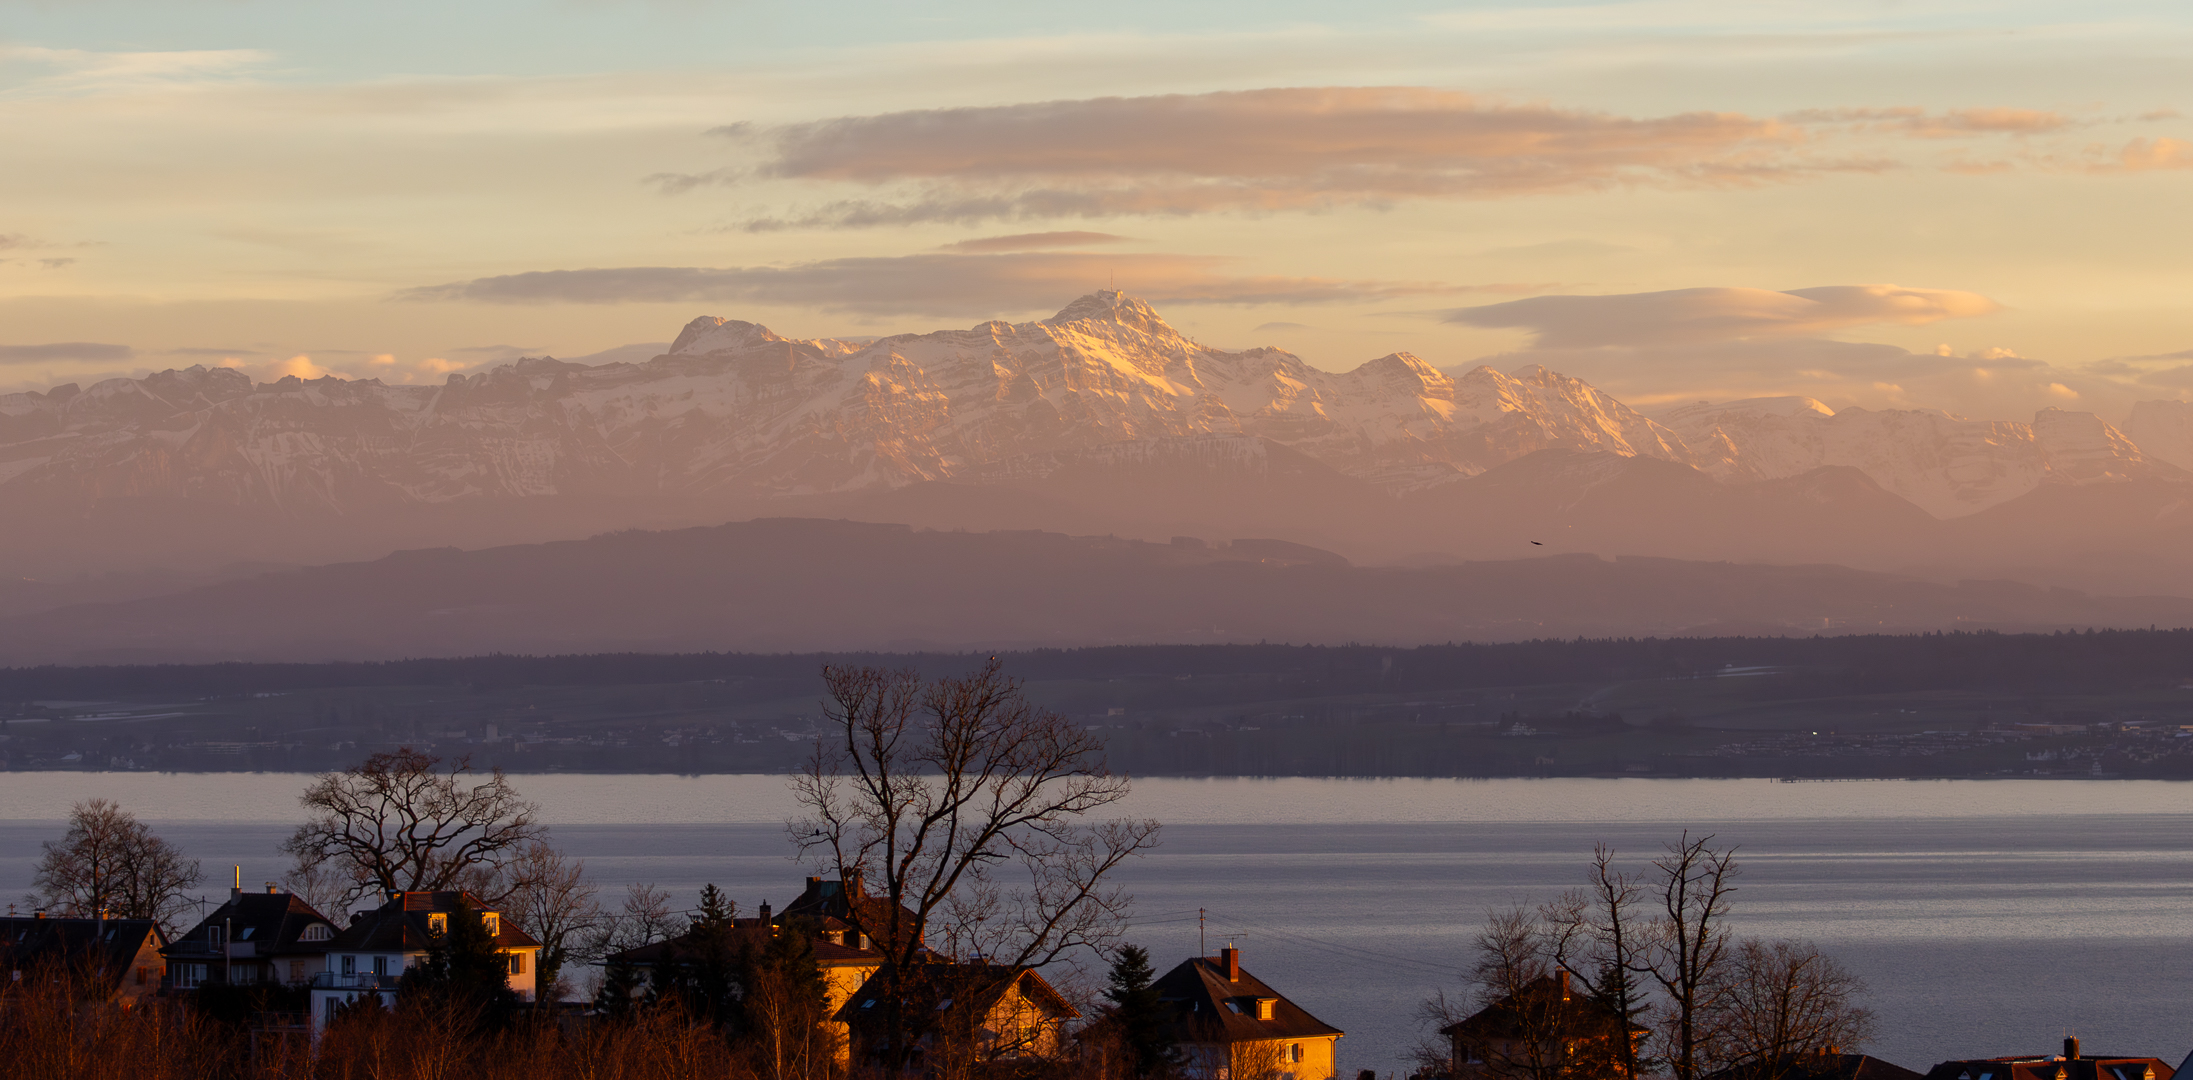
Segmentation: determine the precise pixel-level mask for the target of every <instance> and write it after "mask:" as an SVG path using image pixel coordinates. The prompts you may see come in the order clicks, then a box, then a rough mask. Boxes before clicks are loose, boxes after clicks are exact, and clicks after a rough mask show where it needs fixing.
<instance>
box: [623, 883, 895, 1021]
mask: <svg viewBox="0 0 2193 1080" xmlns="http://www.w3.org/2000/svg"><path fill="white" fill-rule="evenodd" d="M808 881H809V883H810V891H812V885H813V882H814V881H815V879H813V878H809V879H808ZM831 884H833V885H834V884H836V883H835V882H832V883H831ZM808 931H812V932H814V933H815V934H816V935H817V936H816V937H815V940H814V943H813V948H814V952H815V966H816V967H817V968H819V969H820V970H821V972H822V980H823V987H824V989H823V1009H824V1015H827V1016H832V1017H835V1016H836V1015H837V1012H838V1010H839V1009H840V1008H841V1007H843V1006H844V1004H845V1002H846V1000H847V999H848V998H851V997H852V996H853V994H854V992H855V991H857V990H859V989H860V988H861V985H862V984H864V983H866V982H867V981H868V977H869V976H871V975H874V974H875V973H876V969H878V968H880V967H882V966H883V961H884V956H883V954H882V953H881V952H878V951H877V950H875V949H870V948H863V947H861V942H862V941H863V940H864V938H863V936H862V935H861V933H860V932H859V931H857V930H854V929H852V928H851V927H850V926H848V925H846V924H845V923H844V922H841V921H839V920H837V919H835V918H825V919H822V920H815V919H799V918H793V917H791V916H790V913H789V912H788V913H786V914H785V915H779V916H774V917H772V916H771V914H770V910H769V905H767V904H763V905H762V906H761V913H760V915H759V916H758V917H756V918H751V919H733V920H731V933H730V935H729V936H728V939H727V941H726V944H728V945H729V946H730V948H731V949H732V950H733V951H738V950H742V949H748V948H751V949H754V950H757V951H758V950H760V949H762V948H764V947H766V946H767V945H768V943H769V941H770V939H772V938H773V937H775V936H776V935H778V934H783V933H801V932H808ZM701 950H702V946H701V944H700V941H699V931H697V930H688V931H686V932H685V933H683V934H679V935H678V936H677V937H674V938H668V939H666V940H663V941H657V942H651V943H649V944H646V945H641V946H639V947H638V948H633V949H626V950H624V951H623V952H619V953H614V954H611V955H610V956H608V957H605V958H604V959H603V960H602V961H601V962H602V964H603V965H604V966H613V965H614V966H625V967H630V968H635V969H638V970H641V971H653V970H655V969H657V968H659V967H661V966H662V965H664V964H691V963H696V962H698V961H699V959H700V956H701ZM831 1023H832V1024H833V1025H834V1026H835V1027H836V1028H837V1035H838V1036H839V1045H840V1046H841V1047H842V1046H843V1045H844V1040H845V1037H846V1035H847V1034H848V1033H847V1032H846V1030H845V1027H844V1025H843V1024H842V1023H839V1022H837V1021H835V1020H833V1021H831ZM843 1059H844V1058H843V1055H842V1054H841V1055H840V1060H843Z"/></svg>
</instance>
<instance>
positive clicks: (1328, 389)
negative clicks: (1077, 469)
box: [0, 292, 1691, 510]
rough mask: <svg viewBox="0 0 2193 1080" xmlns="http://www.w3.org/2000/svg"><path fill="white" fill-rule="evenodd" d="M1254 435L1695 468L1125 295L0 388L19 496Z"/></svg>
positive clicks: (717, 473) (764, 473) (1424, 381)
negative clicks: (866, 336)
mask: <svg viewBox="0 0 2193 1080" xmlns="http://www.w3.org/2000/svg"><path fill="white" fill-rule="evenodd" d="M1214 435H1216V436H1234V437H1237V438H1238V437H1242V436H1248V437H1258V438H1262V439H1269V440H1271V441H1274V442H1277V443H1280V444H1283V445H1285V446H1288V447H1292V448H1294V449H1296V450H1299V451H1301V452H1303V453H1305V454H1308V455H1310V456H1311V457H1313V458H1316V459H1317V460H1319V461H1322V462H1324V463H1326V464H1328V465H1330V466H1332V467H1333V468H1335V469H1338V470H1340V471H1341V472H1344V473H1348V474H1351V475H1354V476H1358V477H1362V478H1365V479H1368V480H1372V481H1374V482H1377V483H1380V484H1382V485H1385V486H1388V487H1392V488H1395V489H1401V488H1407V487H1411V486H1416V485H1421V484H1424V483H1430V482H1436V481H1438V480H1440V479H1443V478H1453V477H1459V476H1467V475H1472V474H1475V473H1478V472H1481V471H1483V470H1484V469H1486V468H1489V467H1491V466H1493V465H1497V464H1500V463H1502V462H1504V461H1508V460H1512V459H1514V458H1516V457H1520V456H1522V455H1524V454H1527V453H1530V452H1532V451H1535V450H1541V449H1546V448H1550V447H1560V448H1568V449H1584V450H1599V451H1609V452H1613V453H1617V454H1623V455H1637V454H1642V455H1647V456H1651V457H1658V458H1665V459H1668V460H1674V461H1689V460H1691V455H1690V453H1689V451H1688V450H1687V449H1686V447H1685V446H1684V443H1683V440H1682V439H1681V438H1679V437H1678V436H1676V435H1675V434H1674V433H1673V432H1671V431H1669V430H1668V429H1666V428H1664V427H1662V426H1660V425H1658V424H1656V423H1654V422H1652V421H1650V420H1647V419H1645V418H1644V417H1642V416H1640V415H1638V414H1637V413H1636V412H1635V411H1633V410H1631V409H1630V408H1628V407H1627V406H1624V405H1623V404H1622V403H1620V402H1618V401H1615V400H1614V399H1612V398H1610V397H1608V396H1606V395H1605V394H1602V393H1600V392H1599V391H1597V390H1595V389H1593V388H1592V387H1591V386H1589V385H1587V384H1585V383H1584V382H1582V381H1580V380H1577V379H1572V378H1568V377H1566V376H1562V375H1559V374H1556V373H1554V372H1551V371H1547V370H1545V369H1543V368H1527V369H1524V370H1522V371H1519V372H1516V373H1515V374H1514V375H1505V374H1502V373H1500V372H1497V371H1494V370H1492V369H1491V368H1478V369H1475V370H1473V371H1468V372H1464V373H1461V374H1460V375H1457V376H1449V375H1447V374H1445V373H1442V372H1440V371H1438V370H1436V369H1434V368H1433V367H1431V366H1430V365H1428V364H1426V363H1424V362H1423V361H1422V360H1419V359H1417V358H1416V357H1413V356H1410V355H1408V354H1406V353H1395V354H1392V355H1389V356H1384V357H1380V358H1379V359H1376V360H1372V361H1370V362H1368V363H1366V364H1363V365H1362V366H1360V367H1358V368H1356V369H1355V370H1353V371H1348V372H1338V373H1336V372H1328V371H1323V370H1320V369H1317V368H1314V367H1311V366H1309V365H1308V364H1305V363H1304V362H1303V361H1302V360H1301V359H1300V358H1299V357H1296V356H1294V355H1292V354H1290V353H1287V352H1285V351H1283V350H1279V349H1250V350H1247V351H1243V352H1229V351H1225V350H1221V349H1213V348H1209V347H1207V346H1204V345H1200V344H1197V343H1195V342H1193V341H1190V340H1188V339H1187V338H1185V337H1183V336H1181V334H1180V333H1178V332H1177V331H1175V330H1174V329H1173V328H1172V327H1171V326H1169V325H1167V324H1166V323H1165V321H1164V320H1163V319H1162V318H1160V317H1159V316H1158V315H1157V313H1156V312H1154V311H1152V310H1151V309H1150V308H1149V306H1148V305H1146V304H1144V303H1142V302H1141V301H1139V300H1136V299H1133V298H1131V297H1127V296H1123V295H1121V294H1119V293H1117V292H1100V293H1096V294H1092V295H1090V296H1085V297H1082V298H1081V299H1079V300H1077V301H1075V302H1074V303H1073V304H1071V305H1069V306H1068V307H1067V308H1066V309H1065V310H1063V311H1061V312H1059V313H1058V314H1057V315H1056V316H1053V317H1052V318H1049V319H1045V320H1042V321H1040V322H1029V323H1020V324H1009V323H1003V322H991V323H985V324H983V325H981V326H977V327H974V328H973V329H970V330H954V331H943V332H938V333H930V334H918V335H917V334H907V335H899V336H895V337H888V338H884V339H882V340H880V341H876V342H873V343H853V342H846V341H838V340H830V339H820V340H807V341H795V340H788V339H785V338H781V337H778V336H777V335H775V334H773V333H771V332H770V331H769V330H768V329H767V328H765V327H761V326H757V325H755V324H752V323H745V322H737V321H731V320H725V319H717V318H703V319H696V320H694V321H693V322H692V323H691V324H690V325H688V326H687V327H686V328H685V330H684V332H683V333H681V334H679V335H678V338H677V340H676V341H675V342H674V343H673V344H672V346H671V348H670V351H669V352H668V353H666V354H664V355H662V356H659V357H656V358H655V359H653V360H649V361H647V362H645V363H636V364H632V363H621V364H603V365H599V366H593V367H588V366H582V365H577V364H569V363H564V362H560V361H557V360H553V359H523V360H519V361H517V362H515V363H512V364H507V365H504V366H501V367H497V368H495V369H493V370H491V371H487V372H484V373H480V374H474V375H458V376H451V377H450V379H449V381H448V383H447V384H445V385H443V386H433V387H419V386H385V385H382V384H381V383H379V382H377V381H373V380H364V381H346V380H343V379H339V378H334V377H329V378H322V379H316V380H312V381H300V380H298V379H295V378H285V379H282V380H280V381H277V382H274V383H268V384H260V385H254V384H252V383H251V381H250V380H249V379H247V378H246V377H245V376H244V375H242V374H241V373H239V372H236V371H233V370H226V369H211V370H208V369H205V368H191V369H188V370H184V371H166V372H161V373H159V374H157V375H153V376H150V377H148V378H144V379H115V380H109V381H106V382H102V383H99V384H96V385H94V386H92V387H91V388H89V389H86V390H82V391H79V390H78V389H77V388H75V387H73V386H65V387H61V388H58V389H55V390H52V391H49V392H47V393H44V394H15V395H9V396H6V397H0V491H5V490H7V489H8V488H14V489H15V490H17V491H22V490H24V489H26V488H59V489H62V490H67V491H75V492H83V493H92V494H98V495H105V496H115V495H136V496H144V495H164V496H183V497H191V498H206V499H212V500H215V501H218V502H224V503H242V504H256V505H280V506H284V507H289V508H292V509H310V508H324V509H332V510H349V509H353V508H356V507H359V506H363V505H371V504H375V503H386V502H391V501H393V502H445V501H450V500H459V499H466V498H473V497H480V496H533V495H550V494H589V493H601V492H627V493H629V492H632V491H635V490H645V491H655V492H665V493H707V492H723V491H741V492H768V493H781V494H796V493H811V492H829V491H844V490H852V489H860V488H867V487H875V486H894V485H902V484H907V483H912V482H917V481H923V480H950V479H966V478H972V477H975V476H977V475H980V474H984V473H988V474H993V475H1027V474H1028V473H1029V472H1030V471H1031V470H1035V471H1041V470H1042V469H1043V468H1044V465H1043V462H1045V461H1055V460H1057V459H1058V457H1059V455H1062V454H1075V453H1079V452H1084V451H1089V450H1092V449H1095V448H1099V447H1109V446H1115V445H1116V444H1122V443H1132V442H1139V441H1152V440H1167V439H1179V438H1195V437H1207V436H1214Z"/></svg>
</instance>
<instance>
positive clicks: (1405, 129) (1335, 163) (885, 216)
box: [650, 87, 1877, 231]
mask: <svg viewBox="0 0 2193 1080" xmlns="http://www.w3.org/2000/svg"><path fill="white" fill-rule="evenodd" d="M717 132H718V133H719V134H722V135H725V136H727V137H729V138H732V139H734V140H737V141H739V142H741V143H742V144H745V145H746V146H748V147H750V148H752V149H753V150H755V151H757V152H758V153H759V154H760V155H761V157H762V161H761V163H760V164H759V165H758V166H757V167H755V168H753V169H750V170H747V169H740V170H726V171H724V172H721V173H716V174H700V175H693V176H685V175H677V174H662V175H658V176H655V177H651V178H650V179H651V180H653V181H655V182H656V183H658V184H659V185H661V186H662V187H663V188H664V190H666V191H680V190H687V189H690V188H691V187H693V186H696V185H699V184H703V183H717V182H738V181H741V180H744V179H745V178H747V177H749V176H752V177H757V178H764V179H780V180H807V181H839V182H846V183H852V184H859V185H866V186H869V187H876V188H880V187H883V186H886V185H908V186H910V187H911V190H901V191H894V192H892V193H891V194H890V195H889V196H887V197H884V198H881V199H850V200H841V201H838V202H833V203H830V204H827V205H824V206H821V207H819V208H816V209H812V210H809V211H806V212H804V213H801V214H796V215H793V216H790V217H774V218H764V219H757V220H755V221H753V222H750V223H749V224H748V227H749V228H750V229H753V230H755V231H766V230H770V229H775V228H785V227H807V226H818V225H820V226H829V225H836V226H863V225H882V224H905V223H912V222H923V221H939V222H972V221H979V220H984V219H990V218H1020V217H1076V216H1078V217H1094V216H1102V215H1110V214H1188V213H1198V212H1203V211H1212V210H1241V209H1247V210H1280V209H1303V208H1317V207H1327V206H1337V205H1345V204H1355V203H1366V202H1369V203H1377V202H1382V201H1390V200H1397V199H1406V198H1426V197H1453V196H1471V195H1505V194H1519V193H1529V192H1542V191H1554V190H1562V189H1571V188H1592V187H1604V186H1609V185H1614V184H1619V183H1624V182H1686V183H1704V184H1722V183H1729V184H1741V183H1753V182H1758V181H1761V180H1766V179H1774V178H1778V177H1781V176H1784V175H1787V174H1791V173H1796V172H1817V171H1822V170H1831V169H1850V168H1871V167H1875V166H1876V165H1877V163H1869V162H1865V161H1856V160H1841V161H1838V160H1828V159H1825V158H1819V157H1813V156H1806V155H1803V154H1801V153H1799V151H1800V149H1801V148H1800V144H1801V143H1802V142H1803V135H1802V132H1801V131H1800V130H1799V129H1797V128H1794V127H1792V126H1790V125H1788V124H1784V123H1782V122H1780V121H1777V120H1773V119H1761V118H1757V117H1751V116H1745V115H1742V114H1738V113H1726V112H1691V113H1679V114H1675V115H1671V116H1662V117H1648V118H1632V117H1623V116H1614V115H1610V114H1606V113H1599V112H1591V111H1585V110H1575V109H1558V108H1553V107H1550V106H1544V105H1515V104H1506V103H1501V102H1489V101H1483V100H1480V99H1478V98H1476V97H1473V96H1471V95H1468V94H1462V93H1455V92H1452V91H1445V90H1431V89H1424V88H1419V87H1301V88H1284V89H1268V90H1245V91H1228V92H1221V93H1208V94H1165V95H1158V96H1151V97H1106V98H1092V99H1086V100H1078V101H1045V102H1030V103H1024V104H1014V105H996V106H984V107H977V108H958V109H927V110H915V111H908V112H896V113H885V114H881V115H875V116H849V117H840V118H836V119H829V120H819V121H813V122H809V123H799V124H787V125H780V126H774V127H758V126H755V125H750V124H734V125H730V126H728V127H724V128H719V129H717Z"/></svg>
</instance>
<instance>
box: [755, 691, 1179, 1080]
mask: <svg viewBox="0 0 2193 1080" xmlns="http://www.w3.org/2000/svg"><path fill="white" fill-rule="evenodd" d="M823 680H824V682H825V684H826V686H827V690H828V695H829V698H828V701H827V702H826V703H825V711H826V713H827V715H828V719H829V724H828V726H827V728H826V731H827V734H825V736H824V737H823V738H822V739H820V740H818V741H817V744H816V748H815V754H814V757H813V758H812V759H811V761H810V762H809V765H808V767H807V769H806V771H805V772H804V773H802V774H801V775H799V776H798V777H796V778H795V779H794V784H793V786H794V792H795V794H796V796H797V797H798V799H799V802H800V805H801V806H802V807H803V808H805V810H806V811H807V813H808V816H807V817H805V818H802V819H800V820H797V821H794V822H792V823H790V828H791V831H792V835H793V838H794V840H795V841H796V842H797V843H798V844H799V846H800V848H801V850H802V851H803V852H804V853H806V854H807V855H808V856H809V857H810V858H813V859H815V860H816V861H817V862H819V863H821V864H822V865H823V866H824V867H825V868H827V869H830V870H834V871H835V872H836V873H837V874H838V876H839V878H840V879H841V880H854V879H859V880H861V881H863V882H865V883H867V884H868V885H871V886H876V887H879V888H878V890H877V895H876V896H875V902H874V903H872V904H868V905H865V906H862V905H858V904H856V905H855V906H854V908H853V912H852V917H853V921H854V922H856V923H857V924H858V925H859V927H860V930H861V931H862V932H863V933H866V934H867V935H868V936H869V938H870V939H871V940H872V941H874V942H875V943H876V945H877V946H878V947H879V948H881V949H883V950H884V952H885V954H886V958H887V966H886V968H885V971H886V972H887V973H888V974H887V976H886V981H887V983H890V984H891V985H889V986H888V988H887V989H888V993H887V994H886V995H885V998H886V1003H887V1005H888V1006H889V1008H890V1011H891V1015H890V1016H888V1017H887V1018H886V1025H887V1027H888V1029H889V1031H890V1032H891V1033H892V1035H891V1043H892V1045H890V1046H889V1047H887V1048H885V1053H886V1056H887V1059H888V1060H889V1062H890V1063H891V1064H892V1066H893V1067H898V1066H902V1065H903V1064H904V1062H905V1059H906V1055H907V1053H908V1050H909V1046H908V1043H909V1038H910V1035H909V1030H908V1025H907V1018H906V1017H905V1016H904V1010H903V1009H902V1008H901V1005H900V1003H901V1002H902V1001H903V999H904V997H905V988H904V987H902V986H900V985H897V984H896V982H897V980H900V979H903V978H904V974H903V973H905V972H907V971H909V970H911V969H912V968H913V967H914V966H915V965H916V964H917V963H918V962H919V961H920V959H921V957H922V951H923V949H924V947H925V944H924V938H925V936H926V935H927V934H928V933H929V932H930V931H931V930H933V929H944V928H945V927H946V926H949V927H950V929H951V930H952V932H953V934H954V935H955V936H956V937H957V938H958V939H959V941H960V942H961V943H962V944H963V945H964V946H965V947H966V948H968V949H970V950H975V949H979V950H980V951H981V952H982V953H983V955H984V956H985V957H986V958H988V959H991V960H994V961H996V962H1000V963H1007V964H1031V965H1043V964H1047V963H1050V962H1053V961H1055V960H1058V959H1060V958H1061V957H1063V956H1066V955H1067V954H1069V953H1071V952H1072V951H1073V950H1076V949H1079V948H1082V947H1090V948H1095V949H1099V950H1101V949H1102V948H1103V947H1105V946H1106V945H1108V944H1109V943H1111V942H1112V941H1113V940H1114V939H1115V938H1116V937H1117V935H1118V932H1119V929H1120V927H1121V924H1122V917H1123V916H1124V914H1125V912H1126V909H1127V906H1128V904H1129V902H1130V898H1129V897H1127V896H1126V894H1125V893H1123V892H1121V891H1120V890H1119V889H1117V888H1116V887H1109V886H1108V885H1107V882H1106V878H1107V876H1108V875H1109V874H1110V873H1111V872H1112V871H1113V870H1114V869H1116V868H1117V867H1118V866H1119V865H1120V863H1122V862H1123V861H1125V860H1126V859H1127V858H1129V857H1130V856H1132V855H1134V854H1135V853H1137V852H1139V851H1142V850H1145V849H1147V848H1149V847H1151V846H1153V845H1154V844H1155V843H1156V842H1157V833H1158V825H1157V823H1156V822H1154V821H1132V820H1119V821H1109V822H1103V823H1096V824H1092V823H1090V822H1089V821H1088V815H1090V814H1093V813H1095V812H1097V811H1100V810H1102V809H1104V808H1105V807H1107V806H1110V805H1112V804H1113V803H1116V802H1118V801H1119V800H1120V799H1122V798H1124V797H1126V795H1127V790H1128V784H1127V779H1126V778H1125V777H1121V776H1114V775H1112V774H1111V772H1110V771H1109V770H1108V769H1106V767H1105V765H1104V758H1103V745H1102V743H1100V742H1099V741H1098V740H1097V739H1096V738H1094V737H1092V736H1091V735H1090V734H1089V733H1088V732H1087V731H1086V730H1084V729H1083V728H1082V727H1080V726H1079V725H1077V724H1074V723H1072V722H1071V721H1069V720H1067V719H1066V718H1065V717H1063V716H1060V715H1058V714H1057V713H1053V712H1050V711H1048V710H1044V709H1040V708H1037V707H1035V706H1033V705H1031V704H1029V703H1028V701H1027V700H1026V699H1025V698H1024V697H1023V696H1022V693H1021V685H1020V682H1019V681H1018V680H1016V679H1011V678H1008V677H1006V676H1005V674H1004V673H1003V672H1002V670H1001V669H1000V665H999V663H998V661H997V660H996V659H995V658H992V659H991V660H990V662H989V663H988V664H986V665H985V666H983V667H982V668H981V669H980V670H978V671H975V672H974V673H972V674H969V675H967V676H964V677H960V678H946V679H940V680H938V681H936V682H934V683H926V682H924V681H923V680H922V679H921V677H920V676H919V675H918V674H916V673H914V672H912V671H888V670H882V669H878V668H866V667H826V668H824V669H823ZM1008 876H1010V880H1008Z"/></svg>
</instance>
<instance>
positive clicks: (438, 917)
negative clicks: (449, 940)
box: [426, 911, 449, 934]
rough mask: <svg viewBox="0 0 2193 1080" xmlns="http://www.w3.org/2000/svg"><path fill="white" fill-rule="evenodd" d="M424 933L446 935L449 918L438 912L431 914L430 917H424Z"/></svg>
mask: <svg viewBox="0 0 2193 1080" xmlns="http://www.w3.org/2000/svg"><path fill="white" fill-rule="evenodd" d="M426 932H427V933H429V934H446V933H448V932H449V916H447V915H444V914H442V913H441V912H439V911H437V912H435V913H433V914H431V915H428V916H427V917H426Z"/></svg>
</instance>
